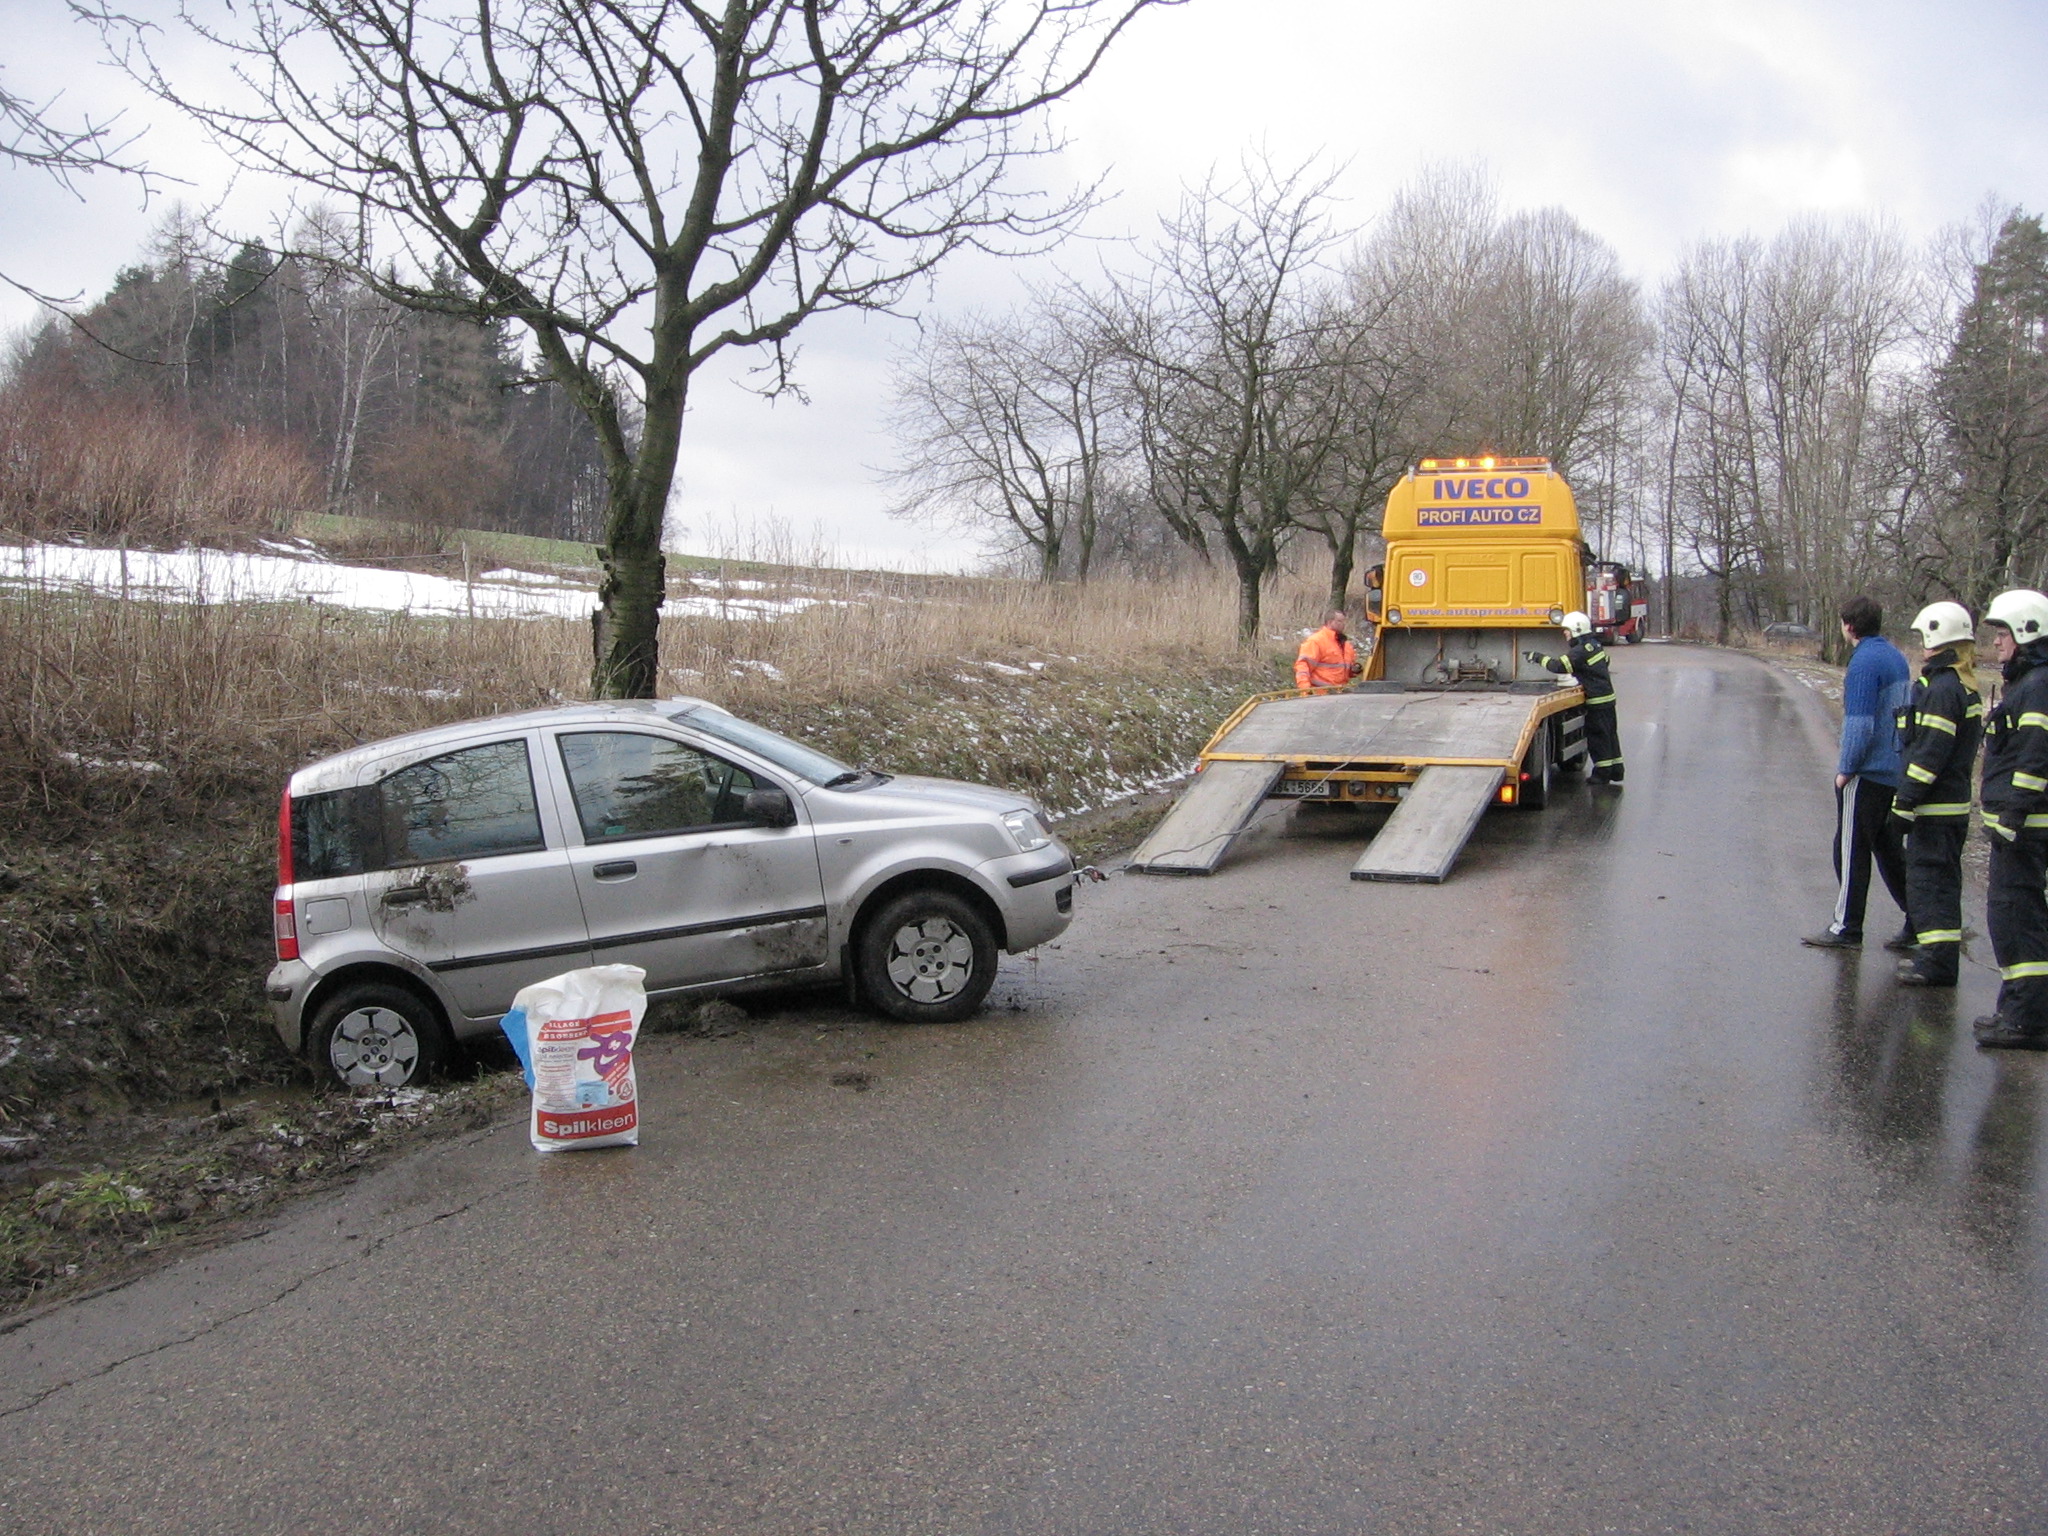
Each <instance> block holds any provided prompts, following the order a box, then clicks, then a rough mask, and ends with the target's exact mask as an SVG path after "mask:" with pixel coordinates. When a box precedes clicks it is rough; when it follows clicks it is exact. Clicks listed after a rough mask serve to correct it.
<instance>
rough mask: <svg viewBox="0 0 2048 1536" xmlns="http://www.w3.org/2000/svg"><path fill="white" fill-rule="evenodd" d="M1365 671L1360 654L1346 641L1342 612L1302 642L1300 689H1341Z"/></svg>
mask: <svg viewBox="0 0 2048 1536" xmlns="http://www.w3.org/2000/svg"><path fill="white" fill-rule="evenodd" d="M1364 670H1365V668H1364V666H1362V665H1361V664H1360V662H1359V660H1358V651H1357V649H1356V648H1355V647H1354V646H1353V645H1352V644H1351V642H1350V641H1349V640H1347V639H1346V638H1345V637H1344V614H1343V611H1342V610H1341V609H1340V610H1338V611H1337V612H1336V613H1333V614H1331V615H1330V622H1329V623H1327V624H1325V625H1324V626H1323V627H1322V628H1321V629H1319V630H1317V631H1316V632H1315V633H1314V634H1312V635H1310V636H1309V637H1308V638H1307V639H1306V640H1304V641H1302V642H1301V652H1300V654H1299V655H1297V656H1296V657H1295V658H1294V686H1295V687H1297V688H1341V687H1343V686H1344V685H1345V684H1346V683H1348V682H1350V681H1351V680H1352V679H1353V678H1354V677H1356V676H1358V674H1359V673H1361V672H1363V671H1364Z"/></svg>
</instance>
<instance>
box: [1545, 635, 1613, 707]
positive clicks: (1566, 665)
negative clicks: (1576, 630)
mask: <svg viewBox="0 0 2048 1536" xmlns="http://www.w3.org/2000/svg"><path fill="white" fill-rule="evenodd" d="M1570 644H1571V648H1570V649H1569V650H1567V651H1566V652H1565V653H1564V654H1563V655H1562V656H1546V657H1544V658H1543V665H1544V666H1545V667H1547V668H1549V669H1550V670H1551V671H1552V672H1568V673H1570V674H1571V675H1572V676H1573V677H1576V678H1577V679H1578V680H1579V686H1580V687H1582V688H1584V689H1585V690H1586V702H1587V703H1588V704H1612V703H1613V702H1614V680H1613V678H1611V677H1610V676H1608V672H1607V649H1606V647H1605V646H1603V645H1601V643H1600V642H1599V641H1598V640H1597V639H1595V638H1594V637H1593V636H1592V635H1574V636H1572V638H1571V642H1570Z"/></svg>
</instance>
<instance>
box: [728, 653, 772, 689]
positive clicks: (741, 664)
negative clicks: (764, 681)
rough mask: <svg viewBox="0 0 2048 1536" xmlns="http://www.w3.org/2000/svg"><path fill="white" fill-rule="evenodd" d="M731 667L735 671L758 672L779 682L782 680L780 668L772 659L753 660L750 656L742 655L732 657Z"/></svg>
mask: <svg viewBox="0 0 2048 1536" xmlns="http://www.w3.org/2000/svg"><path fill="white" fill-rule="evenodd" d="M732 669H733V671H735V672H758V673H760V674H761V676H763V677H765V678H769V679H772V680H773V681H775V682H778V683H779V682H781V681H782V668H780V667H778V666H777V665H775V663H774V662H772V661H755V660H753V659H751V658H750V657H744V656H742V657H737V658H735V659H734V661H733V664H732Z"/></svg>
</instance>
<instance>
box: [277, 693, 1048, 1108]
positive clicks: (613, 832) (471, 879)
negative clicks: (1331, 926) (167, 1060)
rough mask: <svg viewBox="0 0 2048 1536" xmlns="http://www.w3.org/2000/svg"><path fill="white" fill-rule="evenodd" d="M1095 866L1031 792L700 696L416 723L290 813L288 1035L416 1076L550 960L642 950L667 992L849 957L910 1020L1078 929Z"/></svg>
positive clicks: (625, 957)
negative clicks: (1051, 826)
mask: <svg viewBox="0 0 2048 1536" xmlns="http://www.w3.org/2000/svg"><path fill="white" fill-rule="evenodd" d="M1073 886H1074V862H1073V859H1072V857H1071V856H1070V855H1069V853H1068V852H1067V849H1066V848H1065V847H1064V846H1063V845H1062V844H1061V843H1060V842H1059V841H1058V840H1057V839H1056V838H1054V837H1053V836H1052V834H1051V833H1050V832H1048V831H1047V830H1046V827H1045V824H1044V821H1043V819H1042V818H1041V815H1040V813H1039V810H1038V808H1037V807H1036V806H1035V805H1033V804H1032V803H1031V802H1030V801H1029V800H1027V799H1025V798H1023V797H1022V796H1020V795H1014V794H1010V793H1007V792H1005V791H1002V790H996V789H988V788H984V787H982V786H980V785H975V784H961V783H955V782H952V781H950V780H945V779H923V778H899V777H894V776H892V775H889V774H886V773H879V772H876V771H874V770H872V769H865V768H851V767H848V766H847V765H846V764H844V763H841V762H837V761H835V760H833V759H832V758H830V757H827V756H826V755H825V754H823V753H822V752H819V751H817V750H815V749H814V748H811V747H807V746H805V745H803V744H802V743H800V742H796V741H792V740H790V739H789V738H788V737H786V736H781V735H778V734H776V733H775V732H774V731H770V730H766V729H764V728H763V727H761V726H758V725H753V724H750V723H749V722H747V721H745V720H741V719H739V718H738V717H737V716H735V715H732V714H730V713H728V712H727V711H725V710H723V709H720V708H719V707H718V706H716V705H714V704H709V703H706V702H704V701H703V700H701V699H668V700H661V701H630V702H618V703H601V704H573V705H565V706H563V707H561V708H558V709H546V710H538V711H535V712H532V713H529V714H520V715H500V716H498V717H496V718H494V719H489V720H473V721H469V722H467V723H465V724H462V725H450V726H442V727H440V728H438V729H436V730H431V731H419V732H416V733H414V734H412V735H409V736H399V737H394V738H393V739H391V740H389V741H380V742H375V743H372V744H371V745H368V746H363V747H358V748H356V749H355V750H354V751H351V752H344V753H342V754H340V755H339V756H336V757H330V758H327V759H325V760H324V761H322V762H318V763H315V764H313V765H312V766H311V767H308V768H302V769H300V770H299V771H298V772H297V773H295V774H293V775H292V777H291V782H290V784H289V785H288V786H287V787H286V790H285V796H284V803H283V805H282V807H281V808H280V810H279V812H278V884H277V895H276V899H275V904H274V908H273V911H274V918H275V924H276V933H277V965H276V967H275V968H274V969H273V970H272V971H271V973H270V978H269V983H268V992H269V997H270V1001H271V1004H272V1006H273V1008H274V1009H275V1011H276V1015H277V1028H278V1033H279V1034H280V1035H282V1036H283V1037H284V1042H285V1044H286V1045H287V1046H288V1047H290V1048H291V1049H293V1050H295V1051H301V1052H303V1053H304V1054H305V1055H306V1057H307V1058H308V1060H309V1061H310V1062H311V1063H312V1064H313V1066H314V1068H315V1070H316V1071H323V1072H327V1073H331V1074H332V1075H333V1077H334V1078H336V1079H337V1080H339V1081H340V1082H343V1083H346V1084H350V1085H352V1086H359V1087H369V1086H372V1085H382V1086H386V1087H396V1086H399V1085H402V1084H405V1083H409V1082H413V1081H415V1080H416V1079H418V1078H420V1077H422V1076H424V1075H425V1074H426V1073H427V1072H429V1071H431V1070H432V1068H433V1067H434V1065H435V1064H436V1062H437V1061H438V1060H439V1059H440V1058H441V1057H442V1056H443V1055H444V1054H445V1053H446V1052H447V1050H448V1048H449V1046H450V1045H451V1044H452V1043H453V1042H454V1041H456V1040H460V1039H464V1038H467V1037H472V1036H479V1035H488V1034H491V1033H493V1032H495V1031H496V1029H497V1026H498V1019H499V1018H500V1017H501V1016H502V1015H503V1014H504V1012H505V1011H506V1009H507V1008H509V1007H510V1006H511V1003H512V996H513V994H514V993H515V992H517V991H518V990H519V989H520V988H521V987H523V986H525V985H526V984H527V983H529V982H533V981H539V980H541V979H543V978H544V977H547V976H552V975H554V974H556V973H558V972H561V971H566V970H573V969H575V968H576V967H578V966H584V965H592V964H608V963H612V962H625V963H629V964H632V965H637V966H641V967H643V968H644V969H645V970H646V972H647V988H648V992H649V995H650V996H675V995H682V994H689V993H712V992H721V991H723V992H732V991H742V990H746V989H749V988H753V987H761V986H772V985H786V984H790V983H802V982H808V981H822V980H830V979H832V978H844V979H846V980H848V981H850V982H851V983H852V984H853V986H854V988H855V989H857V991H858V992H859V994H860V995H861V996H862V997H863V998H864V999H865V1000H866V1001H867V1002H868V1003H869V1004H870V1005H871V1006H873V1007H875V1008H877V1009H879V1010H880V1011H881V1012H882V1013H884V1014H887V1015H888V1016H890V1017H891V1018H896V1019H903V1020H910V1021H930V1022H945V1021H949V1020H953V1019H959V1018H964V1017H966V1016H967V1015H968V1014H970V1013H972V1012H973V1011H974V1010H975V1009H976V1008H978V1007H979V1006H980V1005H981V1002H982V999H983V998H985V997H986V996H987V995H988V989H989V987H990V985H991V984H992V983H993V982H994V980H995V970H996V956H997V952H998V951H999V950H1007V951H1008V952H1010V953H1011V954H1017V953H1020V952H1022V951H1024V950H1027V949H1031V948H1034V947H1035V946H1037V945H1039V944H1043V943H1044V942H1045V941H1046V940H1048V939H1051V938H1054V937H1056V936H1057V935H1058V934H1060V933H1061V932H1062V931H1063V930H1064V929H1065V928H1066V926H1067V924H1068V922H1069V921H1070V920H1071V914H1072V911H1073V900H1074V893H1073Z"/></svg>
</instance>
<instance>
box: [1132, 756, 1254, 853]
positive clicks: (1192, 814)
mask: <svg viewBox="0 0 2048 1536" xmlns="http://www.w3.org/2000/svg"><path fill="white" fill-rule="evenodd" d="M1286 767H1287V765H1286V764H1285V763H1267V762H1254V763H1212V764H1210V765H1209V766H1208V767H1207V768H1206V769H1204V770H1203V771H1202V772H1201V773H1198V774H1196V775H1195V781H1194V783H1192V784H1190V785H1189V786H1188V787H1187V788H1186V789H1185V790H1183V791H1182V792H1181V797H1180V798H1179V799H1178V800H1176V801H1174V803H1173V808H1172V809H1171V810H1169V811H1168V812H1167V813H1166V819H1165V820H1164V821H1162V822H1160V823H1159V825H1158V826H1156V827H1154V828H1153V829H1152V835H1151V836H1150V837H1148V838H1146V839H1145V841H1144V842H1143V843H1142V844H1140V845H1139V848H1138V851H1137V852H1136V853H1134V854H1132V855H1131V862H1130V867H1131V868H1132V869H1142V870H1144V871H1146V872H1147V873H1148V874H1154V875H1208V874H1214V873H1215V871H1216V866H1217V865H1218V864H1220V863H1222V862H1223V855H1224V854H1226V853H1228V852H1229V851H1230V845H1231V844H1232V843H1234V842H1236V841H1237V834H1238V833H1240V832H1242V831H1243V830H1244V829H1245V826H1246V824H1247V823H1248V822H1250V821H1251V819H1252V817H1253V815H1254V814H1256V813H1257V811H1258V809H1259V805H1260V802H1262V801H1263V800H1264V799H1265V798H1266V796H1267V795H1268V794H1270V793H1272V789H1273V786H1274V785H1275V784H1277V783H1279V781H1280V775H1281V773H1282V772H1284V771H1285V770H1286Z"/></svg>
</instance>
